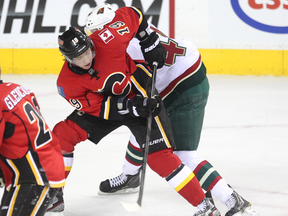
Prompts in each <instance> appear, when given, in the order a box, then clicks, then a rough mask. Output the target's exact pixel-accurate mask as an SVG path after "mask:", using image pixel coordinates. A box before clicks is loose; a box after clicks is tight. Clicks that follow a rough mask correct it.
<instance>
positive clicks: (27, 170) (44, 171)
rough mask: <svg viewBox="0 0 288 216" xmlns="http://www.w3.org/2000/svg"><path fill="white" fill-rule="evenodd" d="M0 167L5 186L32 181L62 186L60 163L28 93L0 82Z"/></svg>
mask: <svg viewBox="0 0 288 216" xmlns="http://www.w3.org/2000/svg"><path fill="white" fill-rule="evenodd" d="M0 100H1V102H0V158H1V160H0V165H1V168H2V170H3V173H4V177H5V183H6V187H8V188H9V187H11V186H16V185H18V184H21V183H24V182H30V183H31V182H32V183H33V182H34V183H36V184H38V185H46V186H48V185H49V186H51V187H54V188H59V187H62V186H64V184H65V177H64V162H63V157H62V153H61V149H60V145H59V143H58V140H57V138H56V137H55V136H54V135H53V134H52V132H51V131H50V129H49V128H48V126H47V124H46V123H45V120H44V118H43V117H42V116H41V114H40V107H39V105H38V103H37V100H36V97H35V95H34V93H33V92H32V91H30V90H29V89H27V88H25V87H23V86H20V85H18V84H14V83H0Z"/></svg>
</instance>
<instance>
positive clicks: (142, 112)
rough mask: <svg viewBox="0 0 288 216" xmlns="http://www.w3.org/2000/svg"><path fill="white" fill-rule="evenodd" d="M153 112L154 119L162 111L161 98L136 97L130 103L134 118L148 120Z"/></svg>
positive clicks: (131, 113)
mask: <svg viewBox="0 0 288 216" xmlns="http://www.w3.org/2000/svg"><path fill="white" fill-rule="evenodd" d="M149 110H152V115H153V117H155V116H157V115H158V114H159V113H160V111H161V98H160V96H159V95H155V97H153V98H147V97H145V98H144V97H142V96H140V95H136V96H135V97H133V98H132V99H131V100H130V101H129V113H130V115H131V116H133V117H139V116H140V117H143V118H146V117H147V116H148V114H149Z"/></svg>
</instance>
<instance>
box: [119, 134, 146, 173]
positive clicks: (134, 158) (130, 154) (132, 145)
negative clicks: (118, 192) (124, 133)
mask: <svg viewBox="0 0 288 216" xmlns="http://www.w3.org/2000/svg"><path fill="white" fill-rule="evenodd" d="M142 160H143V153H142V151H141V149H140V147H139V144H138V143H137V141H136V139H135V137H134V136H133V135H131V136H130V140H129V143H128V145H127V149H126V156H125V162H124V165H123V167H122V170H123V173H124V174H125V175H135V174H137V173H138V172H139V169H140V168H141V166H142Z"/></svg>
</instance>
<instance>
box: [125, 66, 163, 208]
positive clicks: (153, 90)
mask: <svg viewBox="0 0 288 216" xmlns="http://www.w3.org/2000/svg"><path fill="white" fill-rule="evenodd" d="M157 66H158V63H157V62H153V71H152V85H151V93H150V95H148V97H150V98H152V97H153V96H154V95H155V93H156V88H155V82H156V71H157ZM152 119H153V116H152V110H149V115H148V117H147V130H146V142H145V150H144V155H143V164H142V168H141V170H142V171H141V178H140V189H139V194H138V200H137V202H136V203H123V202H121V204H122V206H123V208H124V209H125V210H126V211H128V212H135V211H138V210H139V209H140V208H141V204H142V198H143V192H144V181H145V173H146V165H147V158H148V153H149V142H150V134H151V126H152Z"/></svg>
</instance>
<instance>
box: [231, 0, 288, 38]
mask: <svg viewBox="0 0 288 216" xmlns="http://www.w3.org/2000/svg"><path fill="white" fill-rule="evenodd" d="M239 1H240V0H230V2H231V5H232V8H233V10H234V12H235V13H236V14H237V16H238V17H239V18H240V19H241V20H242V21H243V22H245V23H246V24H248V25H250V26H252V27H253V28H256V29H259V30H261V31H265V32H270V33H276V34H288V26H274V25H267V24H264V23H261V22H258V21H256V20H254V19H252V18H251V17H249V16H248V15H247V14H246V13H245V12H244V11H243V9H242V8H241V6H240V4H239ZM253 2H255V1H253V0H249V3H250V4H252V3H253ZM273 2H274V5H272V7H271V6H270V9H275V8H273V6H277V5H278V4H276V3H275V2H278V0H277V1H276V0H273ZM279 2H280V1H279ZM254 6H258V8H254V9H261V8H262V7H263V6H262V7H261V5H260V4H256V3H254ZM278 6H279V5H278ZM267 8H269V7H267ZM283 8H284V9H287V5H283ZM287 13H288V10H287Z"/></svg>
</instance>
